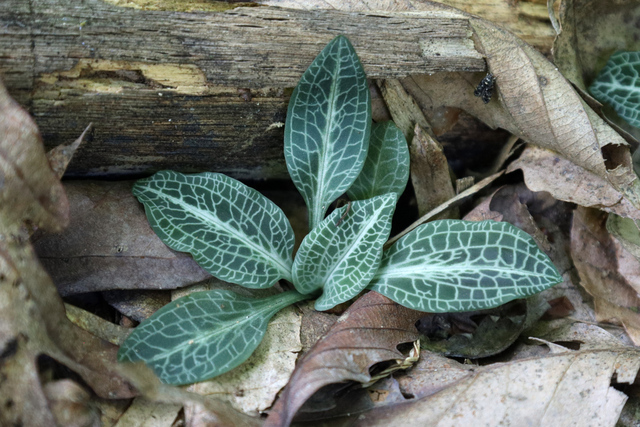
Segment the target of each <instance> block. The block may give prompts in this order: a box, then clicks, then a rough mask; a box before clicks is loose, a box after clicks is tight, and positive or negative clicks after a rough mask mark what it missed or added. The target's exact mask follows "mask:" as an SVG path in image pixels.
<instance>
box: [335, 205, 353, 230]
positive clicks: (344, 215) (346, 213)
mask: <svg viewBox="0 0 640 427" xmlns="http://www.w3.org/2000/svg"><path fill="white" fill-rule="evenodd" d="M350 209H351V200H349V201H347V209H345V210H344V213H343V214H342V216H341V217H340V219H339V220H338V222H336V227H337V226H339V225H340V223H341V222H342V220H343V219H345V218H346V217H347V215H349V210H350Z"/></svg>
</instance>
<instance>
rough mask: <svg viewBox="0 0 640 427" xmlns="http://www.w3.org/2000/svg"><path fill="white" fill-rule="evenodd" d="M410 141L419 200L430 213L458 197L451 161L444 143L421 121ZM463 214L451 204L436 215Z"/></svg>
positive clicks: (421, 211)
mask: <svg viewBox="0 0 640 427" xmlns="http://www.w3.org/2000/svg"><path fill="white" fill-rule="evenodd" d="M413 134H414V136H413V138H412V139H411V142H410V144H409V151H410V154H411V183H412V184H413V189H414V192H415V196H416V202H417V203H418V214H419V215H420V216H422V215H424V214H426V213H427V212H429V211H430V210H432V209H434V208H436V207H438V206H439V205H440V204H442V203H444V202H446V201H447V200H449V199H452V198H453V197H455V195H456V192H455V190H454V189H453V183H452V182H451V172H450V170H449V163H447V158H446V156H445V155H444V152H443V151H442V146H441V145H440V144H439V143H438V141H436V140H435V139H434V138H432V137H431V135H429V134H428V133H427V132H426V131H425V130H424V129H422V127H420V125H418V124H416V126H415V129H414V133H413ZM446 218H448V219H454V218H460V216H459V213H458V209H456V208H451V209H449V210H447V211H444V212H442V213H441V214H439V215H436V216H435V217H434V219H446Z"/></svg>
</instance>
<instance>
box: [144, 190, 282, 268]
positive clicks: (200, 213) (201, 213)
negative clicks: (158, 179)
mask: <svg viewBox="0 0 640 427" xmlns="http://www.w3.org/2000/svg"><path fill="white" fill-rule="evenodd" d="M147 190H148V191H151V192H152V193H154V194H156V195H157V196H158V197H159V198H160V199H168V200H170V201H172V202H173V203H175V204H177V205H179V206H180V207H181V208H183V209H184V210H185V211H186V212H189V213H191V214H193V215H194V216H196V217H198V218H199V219H201V220H202V221H203V222H205V223H212V224H214V225H215V226H216V227H217V228H218V229H220V230H222V231H223V232H226V233H228V234H230V235H231V236H233V237H235V238H237V239H239V240H240V241H242V242H244V243H245V244H246V245H247V246H249V247H250V248H251V249H253V250H254V251H255V252H258V253H259V254H260V255H262V256H263V257H264V258H265V259H267V260H270V261H272V262H273V264H274V265H275V267H276V268H277V269H278V271H279V272H280V274H281V275H282V277H283V278H285V279H286V280H290V277H291V275H290V270H291V267H290V266H288V265H287V264H286V263H283V262H282V261H283V260H282V258H280V256H279V255H277V254H274V253H273V252H270V251H267V250H265V249H264V248H263V247H262V246H260V245H258V244H256V243H255V242H254V241H252V240H251V239H248V238H247V236H246V235H245V234H244V233H242V232H240V231H238V230H237V229H235V228H234V227H231V226H229V224H226V223H224V222H222V221H220V220H219V219H218V218H217V217H216V216H214V215H213V214H211V213H210V212H208V211H205V210H203V209H200V208H198V207H196V206H193V205H190V204H188V203H185V202H184V201H183V200H182V199H178V198H176V197H173V196H170V195H168V194H166V193H163V192H162V191H160V190H156V189H155V188H147ZM267 240H268V239H267Z"/></svg>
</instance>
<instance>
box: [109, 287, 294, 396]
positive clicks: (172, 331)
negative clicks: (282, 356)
mask: <svg viewBox="0 0 640 427" xmlns="http://www.w3.org/2000/svg"><path fill="white" fill-rule="evenodd" d="M305 298H306V297H305V296H304V295H301V294H299V293H298V292H295V291H289V292H285V293H281V294H278V295H273V296H270V297H267V298H262V299H254V298H247V297H243V296H240V295H238V294H236V293H233V292H231V291H225V290H220V289H217V290H213V291H206V292H194V293H192V294H190V295H187V296H185V297H182V298H179V299H177V300H175V301H173V302H171V303H169V304H167V305H165V306H164V307H162V308H161V309H160V310H158V311H156V312H155V313H154V314H153V315H152V316H151V317H149V318H148V319H147V320H145V321H144V322H142V323H141V324H140V325H139V326H138V327H137V328H135V329H134V331H133V333H132V334H131V335H129V337H128V338H127V340H126V341H125V342H124V344H123V345H122V347H120V351H119V352H118V360H119V361H121V362H136V361H139V360H142V361H144V362H145V363H146V364H147V365H149V366H150V367H151V368H152V369H153V371H154V372H155V373H156V375H158V377H159V378H160V379H161V380H162V381H164V382H165V383H169V384H189V383H194V382H198V381H203V380H206V379H209V378H213V377H215V376H217V375H220V374H223V373H225V372H227V371H229V370H231V369H233V368H235V367H236V366H238V365H240V364H241V363H242V362H244V361H245V360H247V358H248V357H249V356H251V353H253V350H255V348H256V347H257V346H258V344H260V341H262V337H263V336H264V333H265V331H266V330H267V324H268V323H269V319H271V317H273V315H274V314H276V313H277V312H278V311H280V310H281V309H283V308H284V307H287V306H289V305H291V304H293V303H295V302H297V301H301V300H303V299H305Z"/></svg>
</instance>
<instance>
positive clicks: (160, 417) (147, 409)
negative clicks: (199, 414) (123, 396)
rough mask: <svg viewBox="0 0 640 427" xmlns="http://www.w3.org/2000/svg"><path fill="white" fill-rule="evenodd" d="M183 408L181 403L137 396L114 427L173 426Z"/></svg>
mask: <svg viewBox="0 0 640 427" xmlns="http://www.w3.org/2000/svg"><path fill="white" fill-rule="evenodd" d="M181 409H182V405H181V404H180V403H167V402H154V401H151V400H149V399H146V398H144V397H136V398H135V399H134V400H133V403H131V406H129V407H128V408H127V410H126V411H125V412H124V413H123V414H122V416H121V417H120V418H119V419H118V422H117V423H116V424H115V425H114V426H113V427H132V426H135V427H171V426H173V425H174V422H175V421H176V418H178V414H179V412H180V410H181Z"/></svg>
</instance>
